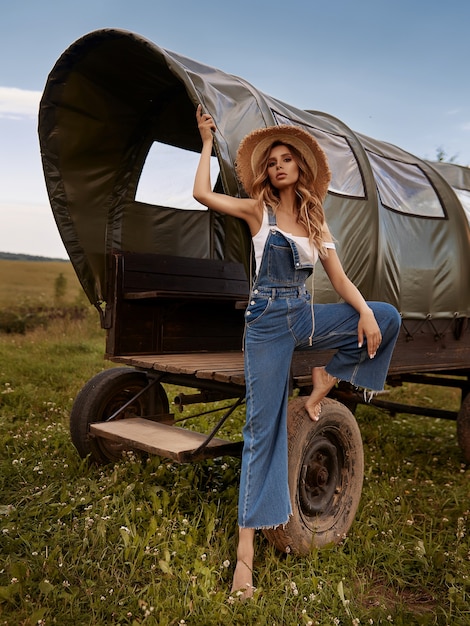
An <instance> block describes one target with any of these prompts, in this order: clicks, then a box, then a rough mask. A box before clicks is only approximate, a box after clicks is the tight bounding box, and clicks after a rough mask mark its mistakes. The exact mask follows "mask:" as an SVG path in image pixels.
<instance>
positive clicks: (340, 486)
mask: <svg viewBox="0 0 470 626" xmlns="http://www.w3.org/2000/svg"><path fill="white" fill-rule="evenodd" d="M304 403H305V399H304V398H296V399H294V400H291V402H290V403H289V409H288V419H287V429H288V437H289V489H290V497H291V504H292V513H293V514H292V517H291V518H290V519H289V522H288V523H287V524H286V526H285V527H279V528H276V529H274V530H273V529H268V530H264V531H263V532H264V534H265V536H266V537H267V538H268V540H269V541H270V542H271V543H273V544H274V545H275V546H276V548H278V549H279V550H282V551H283V552H293V553H294V554H299V555H304V554H308V553H309V552H310V551H311V550H312V548H321V547H323V546H325V545H327V544H329V543H338V542H339V541H340V540H341V539H342V538H343V537H344V535H345V534H346V533H347V532H348V530H349V528H350V526H351V524H352V522H353V520H354V516H355V514H356V511H357V507H358V505H359V500H360V497H361V491H362V481H363V477H364V456H363V448H362V439H361V434H360V431H359V427H358V425H357V422H356V420H355V419H354V417H353V415H352V413H351V412H350V411H349V410H348V409H347V408H346V407H345V406H344V405H343V404H341V403H340V402H337V401H335V400H332V399H330V398H326V399H325V400H323V402H322V411H321V417H320V419H319V421H318V422H313V421H312V420H311V419H310V418H309V417H308V415H307V412H306V411H305V409H304Z"/></svg>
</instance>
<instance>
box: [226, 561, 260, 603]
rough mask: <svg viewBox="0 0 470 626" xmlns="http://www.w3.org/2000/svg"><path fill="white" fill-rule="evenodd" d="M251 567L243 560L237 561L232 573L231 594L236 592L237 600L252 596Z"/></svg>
mask: <svg viewBox="0 0 470 626" xmlns="http://www.w3.org/2000/svg"><path fill="white" fill-rule="evenodd" d="M254 590H255V588H254V587H253V568H251V567H250V566H249V565H248V564H247V563H245V561H237V565H236V567H235V572H234V574H233V583H232V591H231V593H232V594H236V596H237V598H238V599H239V600H242V601H243V600H248V599H249V598H252V597H253V592H254Z"/></svg>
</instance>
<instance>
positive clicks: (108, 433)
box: [90, 417, 241, 463]
mask: <svg viewBox="0 0 470 626" xmlns="http://www.w3.org/2000/svg"><path fill="white" fill-rule="evenodd" d="M90 433H91V434H92V435H94V436H96V437H103V438H104V439H110V440H111V441H116V442H118V443H121V444H122V445H123V447H124V448H127V449H137V450H144V451H145V452H149V453H150V454H157V455H160V456H164V457H167V458H170V459H173V460H175V461H178V462H180V463H185V462H189V461H199V460H201V459H203V458H214V457H217V456H224V455H238V454H239V451H240V446H241V442H232V441H227V440H225V439H217V438H214V439H212V440H211V441H210V442H209V443H208V444H207V447H206V448H205V449H204V450H202V451H200V452H198V453H197V454H196V455H194V454H193V453H194V451H195V450H197V449H198V448H199V447H200V446H201V444H203V443H204V442H205V441H206V440H207V435H204V434H202V433H197V432H194V431H190V430H187V429H185V428H178V427H176V426H168V425H167V424H162V423H159V422H153V421H151V420H146V419H143V418H140V417H135V418H130V419H122V420H115V421H112V422H98V423H94V424H90Z"/></svg>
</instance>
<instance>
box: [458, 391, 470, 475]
mask: <svg viewBox="0 0 470 626" xmlns="http://www.w3.org/2000/svg"><path fill="white" fill-rule="evenodd" d="M457 440H458V442H459V446H460V449H461V450H462V452H463V456H464V459H465V462H466V463H470V393H467V394H466V396H465V397H464V399H463V400H462V405H461V407H460V410H459V413H458V415H457Z"/></svg>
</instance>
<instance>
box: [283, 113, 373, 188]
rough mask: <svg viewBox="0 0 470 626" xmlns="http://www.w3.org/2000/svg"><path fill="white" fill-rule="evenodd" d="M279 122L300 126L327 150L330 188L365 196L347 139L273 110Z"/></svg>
mask: <svg viewBox="0 0 470 626" xmlns="http://www.w3.org/2000/svg"><path fill="white" fill-rule="evenodd" d="M273 115H274V118H275V120H276V122H277V123H278V124H291V125H292V126H299V127H300V128H302V129H303V130H305V131H307V132H308V133H310V134H311V135H313V136H314V137H315V139H316V140H317V141H318V143H319V144H320V146H321V147H322V148H323V150H324V151H325V154H326V156H327V158H328V163H329V165H330V169H331V182H330V185H329V188H328V190H329V191H331V192H332V193H335V194H337V195H341V196H349V197H353V198H364V197H365V191H364V183H363V180H362V176H361V170H360V168H359V165H358V162H357V159H356V156H355V154H354V152H353V151H352V148H351V146H350V145H349V143H348V141H347V139H346V138H345V137H342V136H340V135H334V134H332V133H328V132H326V131H324V130H320V129H319V128H314V127H313V126H308V125H306V124H300V123H298V122H294V121H293V120H291V119H290V118H288V117H285V116H284V115H281V114H280V113H276V112H275V111H273Z"/></svg>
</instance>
